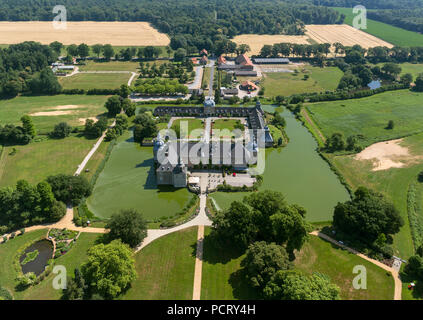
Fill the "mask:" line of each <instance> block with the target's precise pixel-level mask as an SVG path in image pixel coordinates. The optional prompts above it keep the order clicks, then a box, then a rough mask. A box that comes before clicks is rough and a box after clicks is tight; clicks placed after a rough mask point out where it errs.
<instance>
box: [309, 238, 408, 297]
mask: <svg viewBox="0 0 423 320" xmlns="http://www.w3.org/2000/svg"><path fill="white" fill-rule="evenodd" d="M310 234H311V235H313V236H317V237H320V238H322V239H324V240H326V241H329V242H330V243H333V244H334V245H336V246H338V247H341V248H343V249H345V250H347V251H349V252H351V253H352V254H355V255H357V256H359V257H360V258H363V259H364V260H367V261H369V262H370V263H373V264H374V265H377V266H378V267H380V268H382V269H384V270H386V271H388V272H390V273H391V274H392V277H393V278H394V282H395V292H394V300H401V293H402V282H401V279H400V277H399V272H398V271H397V270H395V269H394V268H391V267H388V266H387V265H386V264H383V263H382V262H380V261H377V260H374V259H371V258H369V257H367V256H365V255H364V254H362V253H360V252H358V251H357V250H354V249H352V248H350V247H347V246H345V245H343V244H341V243H339V242H338V241H336V240H335V239H332V238H331V237H329V236H328V235H326V234H324V233H321V232H319V231H313V232H311V233H310Z"/></svg>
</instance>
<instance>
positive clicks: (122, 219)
mask: <svg viewBox="0 0 423 320" xmlns="http://www.w3.org/2000/svg"><path fill="white" fill-rule="evenodd" d="M106 229H110V232H109V234H108V236H109V237H110V239H120V240H122V242H123V243H126V244H127V245H129V246H130V247H131V248H135V247H136V246H138V245H139V244H141V243H142V241H143V240H144V239H145V237H146V236H147V222H146V220H145V219H144V217H143V216H142V214H141V213H139V212H138V211H136V210H135V209H129V210H122V211H120V212H119V213H115V214H113V215H112V217H111V219H110V221H109V222H108V223H107V225H106Z"/></svg>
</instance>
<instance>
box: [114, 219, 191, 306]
mask: <svg viewBox="0 0 423 320" xmlns="http://www.w3.org/2000/svg"><path fill="white" fill-rule="evenodd" d="M197 229H198V228H197V227H192V228H189V229H184V230H181V231H178V232H175V233H171V234H169V235H167V236H164V237H162V238H159V239H157V240H155V241H154V242H153V243H151V244H149V245H148V246H146V247H145V248H143V249H142V250H141V251H140V252H138V253H137V254H136V256H135V267H136V271H137V275H138V277H137V279H136V280H135V281H134V282H133V283H132V285H131V288H130V289H129V290H128V291H127V292H126V293H125V294H124V295H123V296H122V297H121V299H125V300H128V299H129V300H191V299H192V291H193V284H194V268H195V254H196V247H197V244H196V243H197Z"/></svg>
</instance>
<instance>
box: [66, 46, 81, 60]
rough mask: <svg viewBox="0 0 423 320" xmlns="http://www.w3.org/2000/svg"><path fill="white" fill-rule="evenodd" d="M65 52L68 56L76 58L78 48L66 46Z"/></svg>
mask: <svg viewBox="0 0 423 320" xmlns="http://www.w3.org/2000/svg"><path fill="white" fill-rule="evenodd" d="M66 51H67V53H68V55H70V56H72V57H76V56H77V55H78V46H77V45H76V44H71V45H69V46H67V48H66Z"/></svg>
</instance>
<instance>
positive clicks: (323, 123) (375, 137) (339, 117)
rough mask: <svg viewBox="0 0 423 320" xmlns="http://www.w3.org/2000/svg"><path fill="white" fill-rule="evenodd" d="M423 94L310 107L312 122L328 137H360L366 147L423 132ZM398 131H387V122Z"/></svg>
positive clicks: (400, 93)
mask: <svg viewBox="0 0 423 320" xmlns="http://www.w3.org/2000/svg"><path fill="white" fill-rule="evenodd" d="M422 101H423V94H422V93H417V92H411V91H409V90H400V91H394V92H385V93H381V94H377V95H374V96H371V97H368V98H362V99H353V100H346V101H333V102H322V103H315V104H310V105H307V109H308V111H309V112H310V114H311V116H312V118H313V120H314V121H315V122H316V124H317V125H318V127H319V128H320V129H321V131H322V132H323V134H324V135H325V136H326V137H329V136H331V135H332V134H333V133H336V132H340V133H343V134H344V137H345V138H346V137H348V136H351V135H358V136H359V138H360V139H359V141H358V142H359V144H360V145H362V146H363V147H365V146H368V145H370V144H372V143H375V142H379V141H384V140H390V139H396V138H400V137H404V136H407V135H410V134H415V133H419V132H422V131H423V128H422V126H421V123H422V120H423V108H422V103H421V102H422ZM390 120H393V121H394V124H395V127H394V128H393V129H391V130H390V129H387V125H388V122H389V121H390Z"/></svg>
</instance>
